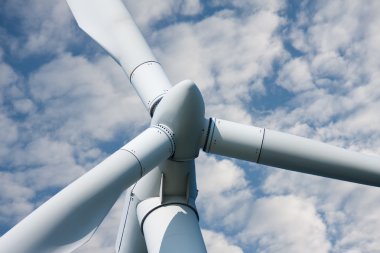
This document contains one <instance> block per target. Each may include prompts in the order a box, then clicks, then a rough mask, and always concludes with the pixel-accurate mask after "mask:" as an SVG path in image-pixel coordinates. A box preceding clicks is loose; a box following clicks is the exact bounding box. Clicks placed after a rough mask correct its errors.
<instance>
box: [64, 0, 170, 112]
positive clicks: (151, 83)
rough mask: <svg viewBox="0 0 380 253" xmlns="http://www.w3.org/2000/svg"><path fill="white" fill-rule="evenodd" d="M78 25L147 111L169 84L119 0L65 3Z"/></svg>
mask: <svg viewBox="0 0 380 253" xmlns="http://www.w3.org/2000/svg"><path fill="white" fill-rule="evenodd" d="M67 3H68V5H69V7H70V9H71V11H72V13H73V15H74V17H75V19H76V21H77V23H78V25H79V27H80V28H81V29H82V30H83V31H85V32H86V33H87V34H88V35H89V36H90V37H92V38H93V39H94V40H95V41H96V42H98V43H99V44H100V45H101V46H102V47H103V48H104V49H105V50H106V51H107V52H108V53H109V54H110V55H111V56H112V57H113V58H114V59H115V60H116V61H117V62H118V63H119V64H120V65H121V67H122V68H123V69H124V71H125V72H126V74H127V75H128V77H129V78H130V81H131V83H132V85H133V86H134V88H135V89H136V91H137V93H138V95H139V96H140V98H141V100H142V101H143V103H144V105H145V107H146V108H147V110H148V111H149V112H150V113H151V115H152V114H153V110H154V106H155V104H156V103H158V102H159V100H160V99H161V98H162V96H163V95H164V94H165V92H166V91H167V90H168V89H170V87H171V84H170V81H169V80H168V78H167V76H166V74H165V73H164V71H163V69H162V67H161V65H160V64H159V63H158V62H157V60H156V58H155V57H154V55H153V53H152V51H151V50H150V48H149V46H148V44H147V43H146V41H145V39H144V37H143V36H142V35H141V33H140V31H139V29H138V28H137V26H136V24H135V22H134V21H133V19H132V17H131V15H130V14H129V12H128V10H127V9H126V8H125V6H124V4H123V3H122V1H121V0H67Z"/></svg>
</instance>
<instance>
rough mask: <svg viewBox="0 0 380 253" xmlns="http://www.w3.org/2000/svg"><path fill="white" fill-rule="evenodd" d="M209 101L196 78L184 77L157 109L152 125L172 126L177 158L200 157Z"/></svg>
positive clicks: (174, 155)
mask: <svg viewBox="0 0 380 253" xmlns="http://www.w3.org/2000/svg"><path fill="white" fill-rule="evenodd" d="M204 115H205V105H204V102H203V97H202V94H201V92H200V91H199V89H198V87H197V86H196V85H195V83H194V82H193V81H190V80H184V81H182V82H179V83H178V84H176V85H175V86H174V87H173V88H171V89H170V90H169V91H168V92H167V93H166V95H165V96H164V97H163V98H162V100H161V101H160V103H159V104H158V105H157V108H156V109H155V111H154V115H153V118H152V123H151V124H152V125H159V126H161V127H163V128H165V127H167V128H169V129H170V130H171V131H172V133H173V139H174V142H175V151H174V154H173V156H172V157H171V159H172V160H174V161H187V160H191V159H194V158H196V157H198V155H199V147H200V142H201V139H202V136H203V133H204V131H205V129H204V122H205V119H204Z"/></svg>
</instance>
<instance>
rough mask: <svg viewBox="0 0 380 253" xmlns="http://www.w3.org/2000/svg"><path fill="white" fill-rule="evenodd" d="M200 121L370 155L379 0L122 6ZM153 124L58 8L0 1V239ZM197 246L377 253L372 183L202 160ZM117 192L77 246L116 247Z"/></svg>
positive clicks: (376, 100) (378, 136) (379, 98)
mask: <svg viewBox="0 0 380 253" xmlns="http://www.w3.org/2000/svg"><path fill="white" fill-rule="evenodd" d="M124 2H125V3H126V5H127V7H128V9H129V10H130V12H131V13H132V15H133V16H134V17H135V19H136V22H137V23H138V25H139V26H140V27H141V29H142V31H143V34H144V35H145V36H146V39H147V41H148V42H149V44H150V45H151V46H152V49H153V51H154V53H155V55H156V56H157V58H158V59H159V61H160V62H161V63H162V65H163V67H164V68H165V70H166V72H167V74H168V76H169V78H170V80H171V81H172V83H173V84H175V83H177V82H179V81H181V80H183V79H192V80H194V81H195V82H196V83H197V85H198V86H199V88H200V89H201V91H202V93H203V96H204V100H205V103H206V114H207V116H212V117H217V118H222V119H226V120H233V121H237V122H240V123H246V124H253V125H256V126H260V127H266V128H270V129H275V130H280V131H284V132H288V133H293V134H297V135H300V136H305V137H309V138H312V139H316V140H321V141H324V142H327V143H330V144H333V145H338V146H341V147H345V148H348V149H351V150H355V151H359V152H363V153H366V154H370V155H380V130H379V126H380V114H379V112H378V111H379V108H380V47H379V45H380V36H379V27H380V16H379V15H378V13H379V12H380V2H379V1H376V0H374V1H369V0H368V1H339V0H333V1H327V0H321V1H280V0H269V1H258V0H257V1H248V0H233V1H224V0H211V1H207V2H206V1H199V0H182V1H174V0H167V1H153V0H141V1H129V0H128V1H124ZM148 124H149V117H148V114H147V113H146V112H145V110H144V108H143V105H142V103H141V102H140V101H139V99H138V97H137V96H136V94H135V92H134V90H133V89H132V87H131V85H130V84H129V81H128V79H127V78H126V77H125V76H124V73H123V72H122V70H121V69H120V68H119V66H118V65H117V64H116V63H115V62H113V60H112V59H111V58H110V57H109V56H107V54H106V53H105V52H104V51H103V50H102V49H101V48H100V47H99V46H98V45H97V44H96V43H94V42H93V41H92V40H90V39H89V38H88V37H87V36H86V35H85V34H83V33H82V32H81V31H80V30H79V29H78V28H77V26H76V24H75V22H74V20H73V17H72V15H71V13H70V12H69V9H68V7H67V5H66V3H65V1H48V0H38V1H37V0H31V1H27V2H25V1H21V0H13V1H5V2H4V1H3V2H2V3H1V8H0V143H1V145H0V234H3V233H5V232H6V231H7V230H8V229H9V228H11V227H12V226H13V225H14V224H16V223H17V222H18V221H19V220H20V219H22V218H23V217H24V216H26V215H27V214H28V213H30V212H31V211H32V210H33V209H35V208H36V207H38V206H39V205H40V204H41V203H42V202H44V201H45V200H47V199H48V198H49V197H50V196H52V195H53V194H54V193H56V192H57V191H59V189H61V188H62V187H64V186H65V185H67V184H68V183H70V182H71V181H73V180H74V179H75V178H77V177H78V176H80V175H81V174H83V173H85V172H86V171H87V170H89V169H90V168H92V167H93V166H94V165H95V164H97V163H98V162H99V161H101V160H102V159H104V158H105V157H106V156H107V155H109V154H110V153H112V152H113V151H114V150H116V149H118V148H119V147H120V146H121V145H122V144H123V143H125V142H127V141H128V140H129V139H131V138H132V137H134V136H135V135H137V134H138V133H139V132H140V131H141V130H142V129H144V128H145V127H146V126H147V125H148ZM197 177H198V187H199V197H198V200H197V205H198V208H199V212H200V216H201V226H202V229H203V230H202V232H203V235H204V238H205V241H206V245H207V248H208V251H209V252H211V253H218V252H232V253H235V252H236V253H237V252H265V253H271V252H289V253H290V252H292V253H297V252H316V253H324V252H332V253H338V252H350V253H358V252H361V253H365V252H371V253H374V252H380V250H379V249H380V242H379V240H378V238H380V219H379V218H378V216H379V215H378V214H379V213H380V190H379V189H377V188H375V187H367V186H361V185H357V184H352V183H346V182H340V181H337V180H331V179H324V178H320V177H315V176H309V175H304V174H300V173H295V172H288V171H284V170H280V169H275V168H269V167H265V166H259V165H255V164H250V163H246V162H241V161H235V160H229V159H225V158H223V157H217V156H213V155H206V154H201V155H200V157H199V159H198V160H197ZM122 202H123V201H122V198H121V199H120V201H118V202H117V203H116V205H115V207H114V208H113V209H112V211H111V212H110V214H109V215H108V217H107V218H106V220H105V221H104V223H103V224H102V225H101V228H100V229H99V231H98V232H97V234H96V235H95V236H94V238H93V239H92V240H91V241H90V242H89V243H88V244H87V245H85V246H84V247H82V248H80V249H78V250H77V251H76V252H79V253H85V252H112V249H113V244H114V241H115V236H116V233H117V227H118V223H119V218H120V214H121V208H122V205H123V203H122Z"/></svg>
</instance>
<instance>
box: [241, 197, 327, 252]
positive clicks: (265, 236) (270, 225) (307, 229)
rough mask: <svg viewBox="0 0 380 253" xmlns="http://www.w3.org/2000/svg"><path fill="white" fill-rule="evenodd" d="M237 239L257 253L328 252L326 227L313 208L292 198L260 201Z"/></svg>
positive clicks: (302, 201)
mask: <svg viewBox="0 0 380 253" xmlns="http://www.w3.org/2000/svg"><path fill="white" fill-rule="evenodd" d="M241 239H242V241H243V242H245V243H247V244H256V245H257V247H258V250H257V252H268V253H269V252H292V253H297V252H305V250H307V251H310V252H321V253H322V252H329V249H330V243H329V241H328V238H327V234H326V227H325V225H324V223H323V221H322V220H321V218H320V217H319V215H318V214H317V212H316V210H315V208H314V206H313V204H312V203H310V202H309V201H307V200H304V199H300V198H297V197H295V196H291V195H288V196H273V197H267V198H261V199H258V200H257V201H256V203H255V204H254V206H253V208H252V214H251V217H250V220H249V221H248V226H247V228H246V229H245V230H243V232H242V235H241Z"/></svg>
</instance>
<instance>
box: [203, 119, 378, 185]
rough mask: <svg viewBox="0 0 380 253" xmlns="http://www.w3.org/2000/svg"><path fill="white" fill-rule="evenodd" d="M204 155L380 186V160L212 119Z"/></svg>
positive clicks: (315, 142) (301, 139) (260, 129)
mask: <svg viewBox="0 0 380 253" xmlns="http://www.w3.org/2000/svg"><path fill="white" fill-rule="evenodd" d="M203 150H204V151H206V152H210V153H213V154H219V155H224V156H229V157H233V158H238V159H242V160H247V161H252V162H256V163H260V164H264V165H269V166H273V167H277V168H282V169H287V170H293V171H298V172H303V173H307V174H313V175H318V176H323V177H329V178H335V179H339V180H344V181H349V182H354V183H360V184H365V185H372V186H380V157H379V156H369V155H364V154H360V153H357V152H353V151H349V150H346V149H343V148H338V147H334V146H331V145H328V144H325V143H321V142H318V141H313V140H310V139H307V138H303V137H298V136H295V135H290V134H286V133H281V132H277V131H272V130H268V129H264V128H258V127H254V126H247V125H242V124H238V123H233V122H229V121H225V120H220V119H210V125H209V131H208V138H207V140H206V142H205V146H204V149H203Z"/></svg>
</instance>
